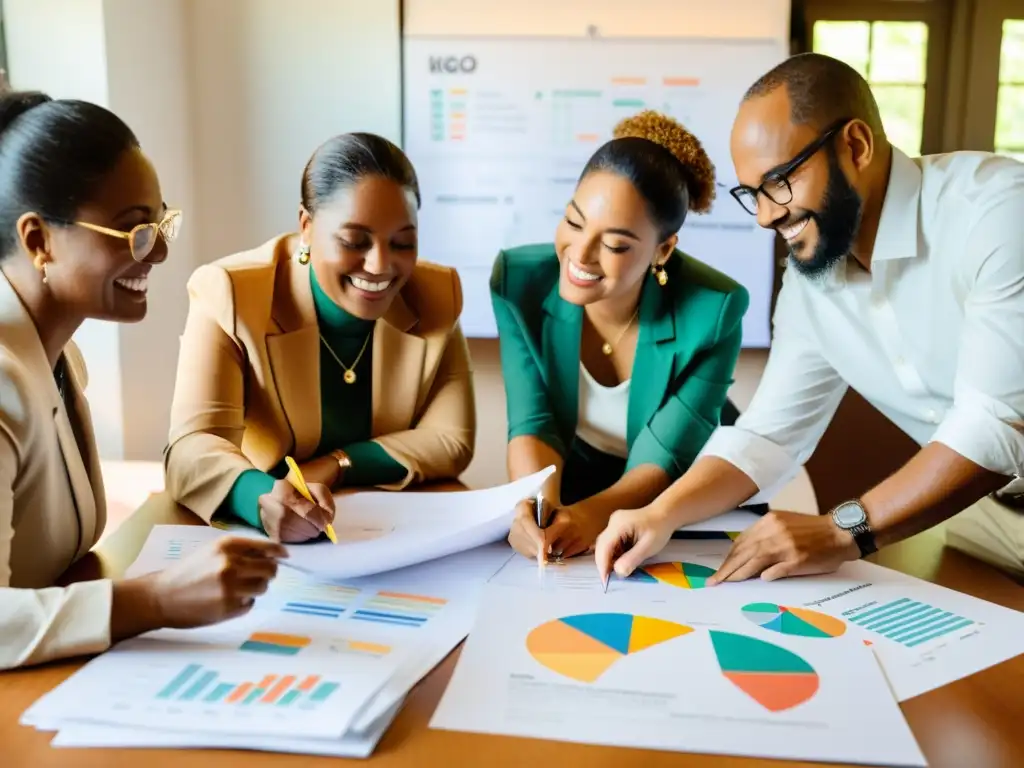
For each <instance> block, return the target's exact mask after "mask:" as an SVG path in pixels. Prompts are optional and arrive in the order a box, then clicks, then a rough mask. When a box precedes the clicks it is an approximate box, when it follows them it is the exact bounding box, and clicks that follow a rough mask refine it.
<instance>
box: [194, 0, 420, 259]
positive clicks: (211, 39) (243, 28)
mask: <svg viewBox="0 0 1024 768" xmlns="http://www.w3.org/2000/svg"><path fill="white" fill-rule="evenodd" d="M190 5H191V6H192V11H193V13H192V17H191V38H192V43H193V50H194V54H193V55H194V58H193V66H194V69H195V73H196V78H195V84H194V104H195V121H194V136H195V167H196V182H197V184H196V189H197V193H198V201H197V202H198V208H199V213H198V216H195V217H193V218H194V219H198V227H199V228H198V230H197V232H198V235H197V236H198V238H199V240H198V242H199V243H200V245H199V253H198V260H199V262H200V263H205V262H208V261H212V260H213V259H216V258H219V257H221V256H226V255H227V254H229V253H232V252H233V251H236V250H240V249H243V248H248V247H252V246H254V245H256V244H258V243H260V242H262V241H264V240H266V239H268V238H270V237H271V236H272V235H274V234H277V233H279V232H282V231H288V230H291V229H294V228H295V226H296V224H297V221H298V204H299V180H300V178H301V175H302V169H303V167H304V166H305V164H306V161H307V160H308V159H309V156H310V155H311V154H312V153H313V150H314V149H316V147H317V146H319V145H320V144H321V143H322V142H323V141H325V140H326V139H328V138H330V137H331V136H334V135H336V134H338V133H343V132H345V131H354V130H361V131H371V132H373V133H378V134H380V135H382V136H385V137H387V138H389V139H391V140H392V141H395V142H398V141H400V139H401V104H400V70H399V63H400V45H399V27H398V23H399V12H398V0H372V1H368V0H287V2H285V1H284V0H214V1H213V2H211V1H210V0H191V2H190Z"/></svg>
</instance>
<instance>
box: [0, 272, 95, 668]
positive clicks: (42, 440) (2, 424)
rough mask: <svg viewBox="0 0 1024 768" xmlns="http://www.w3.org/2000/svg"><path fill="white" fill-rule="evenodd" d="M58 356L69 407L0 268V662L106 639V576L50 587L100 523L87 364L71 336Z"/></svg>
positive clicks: (28, 660)
mask: <svg viewBox="0 0 1024 768" xmlns="http://www.w3.org/2000/svg"><path fill="white" fill-rule="evenodd" d="M64 356H65V359H66V361H67V377H66V387H67V390H68V394H67V398H68V407H67V408H65V405H64V402H63V401H62V400H61V397H60V394H59V393H58V391H57V385H56V383H55V382H54V379H53V371H52V370H51V369H50V364H49V361H48V360H47V359H46V352H45V351H44V350H43V344H42V341H41V340H40V338H39V334H38V332H37V331H36V327H35V324H34V323H33V322H32V318H31V317H29V315H28V312H27V311H26V310H25V307H24V305H22V303H21V300H20V299H19V298H18V295H17V294H16V293H15V291H14V289H13V288H12V287H11V284H10V283H9V282H8V281H7V278H6V276H4V275H3V274H2V273H0V669H7V668H10V667H16V666H20V665H22V664H36V663H39V662H43V661H49V660H51V659H55V658H61V657H66V656H74V655H78V654H83V653H96V652H99V651H102V650H104V649H106V648H107V647H108V646H109V645H110V610H111V598H112V589H111V583H110V581H108V580H103V581H91V582H85V583H81V584H74V585H72V586H70V587H67V588H60V587H54V586H52V585H53V584H54V583H55V582H56V581H57V579H58V577H59V576H60V575H61V574H62V573H63V572H64V571H65V570H66V569H67V567H68V566H69V565H71V564H72V563H73V562H75V560H77V559H78V558H80V557H81V556H82V555H84V554H85V553H86V552H88V551H89V549H90V548H91V547H92V546H93V544H95V543H96V541H97V539H99V536H100V534H101V533H102V532H103V526H104V524H105V523H106V506H105V504H104V494H103V478H102V475H101V474H100V467H99V462H98V459H97V454H96V445H95V438H94V437H93V431H92V420H91V419H90V416H89V406H88V404H87V403H86V400H85V395H84V390H85V385H86V372H85V363H84V361H83V360H82V356H81V354H80V353H79V351H78V349H77V348H76V347H75V346H74V345H73V344H71V345H68V347H67V348H66V349H65V350H64Z"/></svg>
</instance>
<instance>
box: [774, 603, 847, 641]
mask: <svg viewBox="0 0 1024 768" xmlns="http://www.w3.org/2000/svg"><path fill="white" fill-rule="evenodd" d="M787 610H788V611H789V612H790V613H791V614H793V615H794V616H796V617H797V618H798V619H800V620H802V621H804V622H805V623H807V624H810V625H811V626H812V627H814V628H815V629H818V630H821V631H822V632H824V633H825V634H826V635H828V636H829V637H839V636H840V635H843V634H845V633H846V623H845V622H843V621H842V620H841V619H837V618H835V617H834V616H829V615H828V614H825V613H819V612H818V611H811V610H808V609H807V608H787Z"/></svg>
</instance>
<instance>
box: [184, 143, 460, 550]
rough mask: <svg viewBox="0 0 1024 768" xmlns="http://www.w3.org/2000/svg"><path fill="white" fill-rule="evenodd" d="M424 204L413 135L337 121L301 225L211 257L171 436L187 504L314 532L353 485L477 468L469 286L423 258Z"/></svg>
mask: <svg viewBox="0 0 1024 768" xmlns="http://www.w3.org/2000/svg"><path fill="white" fill-rule="evenodd" d="M418 205H419V190H418V187H417V182H416V175H415V171H414V170H413V168H412V165H411V164H410V163H409V160H408V159H407V158H406V157H405V155H404V154H402V152H401V150H399V149H398V148H397V147H396V146H394V145H393V144H391V143H390V142H388V141H387V140H385V139H383V138H380V137H378V136H373V135H370V134H345V135H342V136H338V137H335V138H333V139H331V140H330V141H328V142H326V143H325V144H324V145H322V146H321V147H320V148H319V149H318V150H317V151H316V152H315V153H314V155H313V157H312V158H311V159H310V161H309V163H308V164H307V166H306V170H305V173H304V175H303V183H302V205H301V207H300V214H299V229H300V231H299V232H298V233H297V234H289V235H282V236H280V237H276V238H274V239H273V240H271V241H270V242H268V243H265V244H264V245H262V246H260V247H258V248H256V249H254V250H251V251H247V252H244V253H239V254H235V255H233V256H229V257H227V258H225V259H222V260H220V261H218V262H215V263H213V264H209V265H207V266H204V267H201V268H200V269H199V270H197V271H196V273H195V274H194V275H193V277H192V279H191V280H190V281H189V286H188V288H189V297H190V301H191V306H190V310H189V316H188V321H187V323H186V327H185V332H184V334H183V336H182V340H181V350H180V353H179V362H178V377H177V383H176V386H175V393H174V403H173V406H172V412H171V431H170V437H169V440H168V449H167V452H166V468H167V487H168V490H169V491H170V493H171V494H172V495H173V496H174V498H175V499H176V500H177V501H178V502H179V503H181V504H183V505H184V506H186V507H188V508H189V509H191V510H192V511H193V512H195V513H196V514H198V515H199V516H200V517H202V518H203V519H205V520H208V521H209V520H211V519H212V518H213V517H214V515H215V514H220V515H222V516H231V517H234V518H239V519H241V520H244V521H246V522H248V523H249V524H251V525H253V526H254V527H257V528H262V529H264V530H265V531H266V532H267V533H268V534H269V535H270V536H271V537H272V538H275V539H278V540H282V541H303V540H307V539H310V538H314V537H316V536H319V535H320V533H321V532H322V531H323V530H324V529H325V527H326V524H327V523H328V522H331V521H332V520H333V514H334V503H333V498H332V496H331V494H332V492H333V491H334V490H336V489H338V488H339V487H341V486H362V487H365V486H375V487H380V488H384V489H391V490H398V489H401V488H405V487H407V486H408V485H410V484H412V483H419V482H423V481H426V480H435V479H442V478H454V477H457V476H458V475H459V474H460V473H461V472H462V471H463V470H464V469H465V468H466V466H467V465H468V464H469V461H470V459H471V458H472V455H473V443H474V438H475V430H476V423H475V412H474V404H473V386H472V373H471V371H470V365H469V356H468V351H467V348H466V342H465V339H464V338H463V336H462V332H461V330H460V329H459V322H458V320H459V314H460V312H461V309H462V290H461V286H460V283H459V279H458V275H457V274H456V272H455V271H454V270H452V269H449V268H446V267H440V266H436V265H432V264H427V263H422V262H419V263H417V255H416V212H417V208H418ZM286 457H293V458H294V459H295V461H296V462H298V464H299V466H300V470H301V473H302V475H303V477H304V478H305V480H306V481H307V484H308V485H309V488H310V491H311V493H312V495H313V497H314V499H315V503H311V502H309V501H307V500H306V499H303V498H302V497H301V496H300V495H299V493H298V492H297V491H296V490H295V488H294V483H295V480H296V478H294V477H292V478H291V482H289V480H288V479H287V475H288V473H289V470H288V467H287V466H286V464H285V458H286Z"/></svg>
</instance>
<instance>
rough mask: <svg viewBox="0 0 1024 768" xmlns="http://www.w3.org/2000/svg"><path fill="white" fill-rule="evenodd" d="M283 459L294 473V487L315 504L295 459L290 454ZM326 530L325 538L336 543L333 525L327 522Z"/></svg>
mask: <svg viewBox="0 0 1024 768" xmlns="http://www.w3.org/2000/svg"><path fill="white" fill-rule="evenodd" d="M284 460H285V463H287V464H288V468H289V469H290V470H291V471H292V474H293V475H295V483H294V485H295V489H296V490H297V491H298V492H299V493H301V494H302V495H303V496H305V497H306V500H307V501H311V502H313V503H314V504H316V501H314V499H313V494H311V493H310V492H309V487H308V486H307V485H306V478H304V477H303V476H302V472H301V471H300V470H299V465H298V464H296V463H295V459H293V458H292V457H291V456H285V457H284ZM326 531H327V538H328V539H330V540H331V542H332V543H333V544H337V543H338V537H337V536H336V535H335V534H334V526H333V525H331V524H330V523H328V524H327V528H326Z"/></svg>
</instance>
